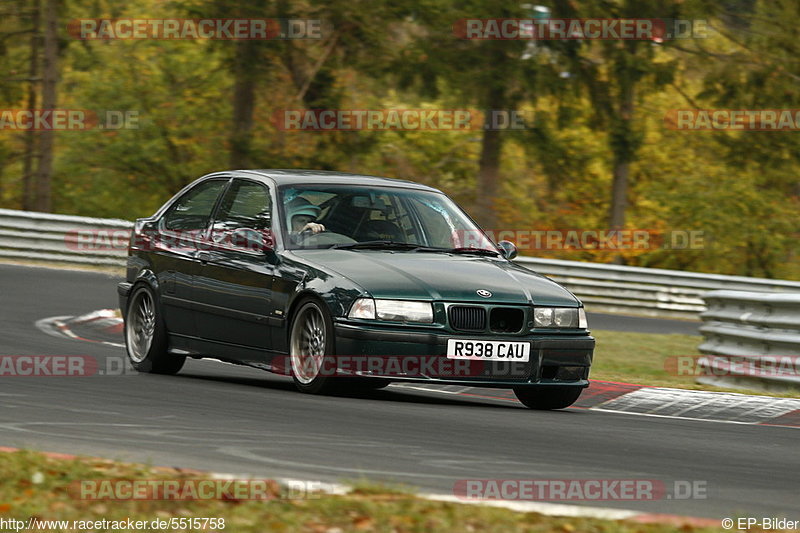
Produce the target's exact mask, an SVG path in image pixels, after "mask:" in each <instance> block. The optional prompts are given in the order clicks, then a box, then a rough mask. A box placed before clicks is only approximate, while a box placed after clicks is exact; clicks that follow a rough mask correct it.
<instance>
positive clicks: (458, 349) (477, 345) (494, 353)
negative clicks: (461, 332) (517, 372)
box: [447, 339, 531, 363]
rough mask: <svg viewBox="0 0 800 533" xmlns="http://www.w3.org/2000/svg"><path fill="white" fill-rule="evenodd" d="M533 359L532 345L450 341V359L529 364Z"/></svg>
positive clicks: (448, 349)
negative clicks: (531, 358)
mask: <svg viewBox="0 0 800 533" xmlns="http://www.w3.org/2000/svg"><path fill="white" fill-rule="evenodd" d="M530 357H531V343H529V342H506V341H477V340H468V339H448V340H447V358H448V359H472V360H474V361H518V362H523V363H524V362H527V361H529V360H530Z"/></svg>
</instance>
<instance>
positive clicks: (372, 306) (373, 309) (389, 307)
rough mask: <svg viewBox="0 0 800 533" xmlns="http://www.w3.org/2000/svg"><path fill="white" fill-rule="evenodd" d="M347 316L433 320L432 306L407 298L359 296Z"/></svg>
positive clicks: (395, 319) (399, 319)
mask: <svg viewBox="0 0 800 533" xmlns="http://www.w3.org/2000/svg"><path fill="white" fill-rule="evenodd" d="M347 316H348V317H349V318H366V319H370V320H374V319H376V318H377V319H380V320H391V321H394V322H420V323H426V324H430V323H432V322H433V306H431V304H430V303H429V302H411V301H408V300H373V299H372V298H359V299H358V300H356V301H355V303H354V304H353V307H352V308H351V309H350V313H349V314H348V315H347Z"/></svg>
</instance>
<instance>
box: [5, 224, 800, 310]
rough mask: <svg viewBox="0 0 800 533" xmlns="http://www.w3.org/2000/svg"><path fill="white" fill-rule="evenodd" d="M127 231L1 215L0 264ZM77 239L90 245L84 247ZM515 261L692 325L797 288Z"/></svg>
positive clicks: (88, 260)
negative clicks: (753, 295) (717, 306)
mask: <svg viewBox="0 0 800 533" xmlns="http://www.w3.org/2000/svg"><path fill="white" fill-rule="evenodd" d="M132 226H133V224H132V223H131V222H128V221H125V220H118V219H103V218H87V217H76V216H67V215H52V214H44V213H33V212H27V211H15V210H10V209H0V257H7V258H15V259H37V260H44V261H57V262H64V263H76V264H96V265H112V266H122V265H124V264H125V255H126V251H125V248H124V246H110V247H109V246H100V247H98V246H97V245H98V243H100V244H102V236H103V235H104V233H103V232H108V238H109V239H112V238H114V237H115V236H116V237H117V238H118V239H119V231H120V230H130V228H131V227H132ZM82 232H83V233H82ZM82 235H85V236H87V237H90V238H87V239H85V240H81V237H82ZM101 248H102V249H101ZM516 261H517V262H518V263H519V264H521V265H523V266H525V267H528V268H530V269H531V270H535V271H537V272H540V273H541V274H544V275H546V276H548V277H550V278H552V279H553V280H555V281H557V282H559V283H561V284H562V285H564V286H565V287H567V288H568V289H570V290H571V291H572V292H573V293H575V294H576V295H577V296H578V297H579V298H580V299H581V300H583V302H584V303H585V304H586V306H587V308H588V309H590V310H595V311H611V312H627V313H636V314H643V315H652V316H661V317H664V316H672V317H683V318H690V319H697V316H698V314H699V313H701V312H703V311H705V309H706V304H705V302H704V301H703V294H704V293H706V292H707V291H711V290H717V289H731V290H744V291H766V292H796V293H800V282H797V281H784V280H774V279H763V278H747V277H741V276H722V275H718V274H702V273H699V272H684V271H680V270H665V269H658V268H641V267H629V266H619V265H609V264H603V263H585V262H580V261H565V260H560V259H540V258H535V257H518V258H517V259H516Z"/></svg>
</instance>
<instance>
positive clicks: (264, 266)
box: [194, 178, 275, 350]
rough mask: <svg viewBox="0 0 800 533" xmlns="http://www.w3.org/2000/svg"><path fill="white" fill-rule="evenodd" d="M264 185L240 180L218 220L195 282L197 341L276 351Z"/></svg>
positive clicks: (268, 207) (269, 214)
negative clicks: (270, 323)
mask: <svg viewBox="0 0 800 533" xmlns="http://www.w3.org/2000/svg"><path fill="white" fill-rule="evenodd" d="M273 205H274V204H273V202H272V198H271V194H270V190H269V188H268V187H267V186H266V185H264V184H263V183H260V182H257V181H252V180H248V179H243V178H235V179H234V180H233V181H232V182H231V185H230V187H228V189H227V191H226V192H225V194H224V195H223V197H222V200H221V201H220V203H219V206H218V208H217V210H216V213H215V215H214V220H213V222H212V225H211V231H210V232H209V234H208V235H207V236H206V245H205V246H204V248H205V249H204V250H203V251H202V252H200V255H199V258H200V265H199V270H198V273H197V275H196V276H195V283H194V285H195V295H196V301H197V306H196V310H197V314H196V319H197V331H198V335H199V336H200V337H201V338H203V339H205V340H208V341H213V342H217V343H224V344H235V345H240V346H246V347H251V348H257V349H262V350H263V349H268V348H269V347H270V346H271V339H270V337H271V335H270V330H271V328H270V327H269V317H270V311H271V310H272V305H271V304H272V302H271V300H272V283H273V275H274V265H273V264H272V263H271V262H270V260H271V258H274V257H275V255H274V253H269V248H270V247H271V242H272V237H271V227H272V207H273Z"/></svg>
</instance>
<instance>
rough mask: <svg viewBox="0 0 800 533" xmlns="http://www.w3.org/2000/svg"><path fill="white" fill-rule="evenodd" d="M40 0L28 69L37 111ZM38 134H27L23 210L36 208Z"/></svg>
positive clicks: (33, 14) (33, 12)
mask: <svg viewBox="0 0 800 533" xmlns="http://www.w3.org/2000/svg"><path fill="white" fill-rule="evenodd" d="M40 18H41V17H40V9H39V0H33V7H32V10H31V26H32V31H33V33H32V34H31V52H30V53H31V58H30V66H29V68H28V77H29V79H30V82H29V83H28V95H27V100H28V104H27V107H28V110H30V111H33V110H34V109H36V100H37V99H36V96H37V89H38V87H37V85H36V84H37V82H36V80H37V79H38V77H39V39H41V34H40V32H41V28H40V27H39V26H40ZM36 140H37V135H36V132H35V131H33V130H32V129H30V130H28V131H26V132H25V140H24V146H25V149H24V150H25V151H24V153H23V156H22V209H24V210H26V211H30V210H31V209H33V206H34V199H35V197H36V192H35V188H34V178H33V166H34V161H35V158H36V149H37V146H36Z"/></svg>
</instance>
